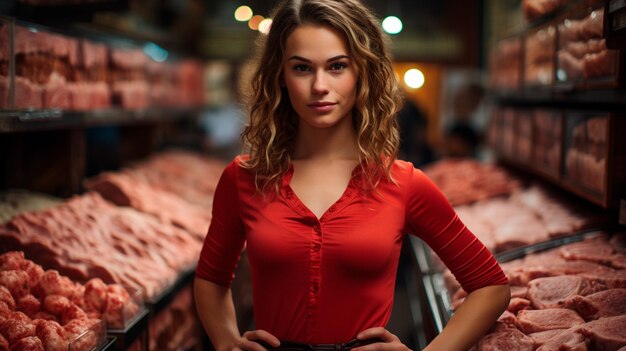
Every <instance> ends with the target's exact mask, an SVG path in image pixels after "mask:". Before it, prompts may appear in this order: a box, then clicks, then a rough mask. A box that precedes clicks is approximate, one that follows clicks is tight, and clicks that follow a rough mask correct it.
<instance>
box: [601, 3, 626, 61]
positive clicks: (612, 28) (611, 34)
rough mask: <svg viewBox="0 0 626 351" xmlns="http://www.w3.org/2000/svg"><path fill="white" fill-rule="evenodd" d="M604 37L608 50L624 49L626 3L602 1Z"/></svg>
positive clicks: (625, 41) (625, 44) (625, 42)
mask: <svg viewBox="0 0 626 351" xmlns="http://www.w3.org/2000/svg"><path fill="white" fill-rule="evenodd" d="M604 4H605V5H604V6H605V8H607V9H609V10H608V11H606V13H605V14H604V37H605V38H606V45H607V47H609V48H610V49H622V50H623V49H626V1H624V0H604Z"/></svg>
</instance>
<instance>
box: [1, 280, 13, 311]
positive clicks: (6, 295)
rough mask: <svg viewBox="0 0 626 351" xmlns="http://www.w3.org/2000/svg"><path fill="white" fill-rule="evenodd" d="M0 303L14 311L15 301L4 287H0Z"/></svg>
mask: <svg viewBox="0 0 626 351" xmlns="http://www.w3.org/2000/svg"><path fill="white" fill-rule="evenodd" d="M0 302H4V303H5V304H6V305H7V306H8V307H9V308H10V309H11V310H14V309H15V299H13V295H11V292H10V291H9V289H7V288H6V287H4V286H2V285H0Z"/></svg>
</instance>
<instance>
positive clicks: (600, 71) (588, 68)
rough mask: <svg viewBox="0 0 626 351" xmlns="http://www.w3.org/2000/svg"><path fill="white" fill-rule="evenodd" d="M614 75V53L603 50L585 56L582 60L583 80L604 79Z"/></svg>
mask: <svg viewBox="0 0 626 351" xmlns="http://www.w3.org/2000/svg"><path fill="white" fill-rule="evenodd" d="M613 74H615V52H614V51H612V50H603V51H600V52H598V53H593V54H588V55H585V58H584V59H583V76H584V77H585V79H589V78H594V77H606V76H611V75H613Z"/></svg>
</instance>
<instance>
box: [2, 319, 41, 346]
mask: <svg viewBox="0 0 626 351" xmlns="http://www.w3.org/2000/svg"><path fill="white" fill-rule="evenodd" d="M17 313H19V312H17ZM14 315H15V314H13V315H11V316H10V317H9V318H7V319H5V320H2V321H0V334H2V335H3V336H4V338H5V339H7V341H8V342H9V344H11V345H13V344H14V343H15V342H16V341H17V340H19V339H21V338H25V337H27V336H34V335H35V325H33V324H32V323H31V322H30V319H29V318H28V317H26V315H24V317H26V319H27V321H24V320H23V319H13V318H12V317H13V316H14Z"/></svg>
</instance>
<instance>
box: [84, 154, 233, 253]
mask: <svg viewBox="0 0 626 351" xmlns="http://www.w3.org/2000/svg"><path fill="white" fill-rule="evenodd" d="M224 167H225V165H224V163H223V162H222V161H217V160H212V159H210V158H207V157H203V156H200V155H198V154H194V153H191V152H185V151H174V150H172V151H168V152H164V153H160V154H158V155H155V156H153V157H151V158H150V159H148V160H146V161H143V162H140V163H137V164H135V165H133V166H132V167H129V168H125V169H123V170H122V171H120V172H117V173H111V172H108V173H103V174H100V175H98V176H96V177H94V178H92V179H89V180H87V181H86V182H85V186H86V187H87V188H88V189H91V190H94V191H97V192H99V193H100V194H101V195H102V196H103V197H104V198H106V199H108V200H109V201H112V202H114V203H115V204H117V205H120V206H131V207H133V208H135V209H137V210H139V211H141V212H144V213H148V214H151V215H153V216H155V217H157V218H159V219H160V220H162V221H164V222H167V223H171V224H173V225H176V226H179V227H181V228H184V229H185V230H187V231H188V232H190V233H192V234H193V235H194V236H196V238H197V239H198V240H199V241H203V240H204V236H205V235H206V231H207V228H208V224H209V223H210V221H211V206H212V203H213V193H214V191H215V187H216V185H217V182H218V180H219V177H220V175H221V173H222V170H223V169H224Z"/></svg>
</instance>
